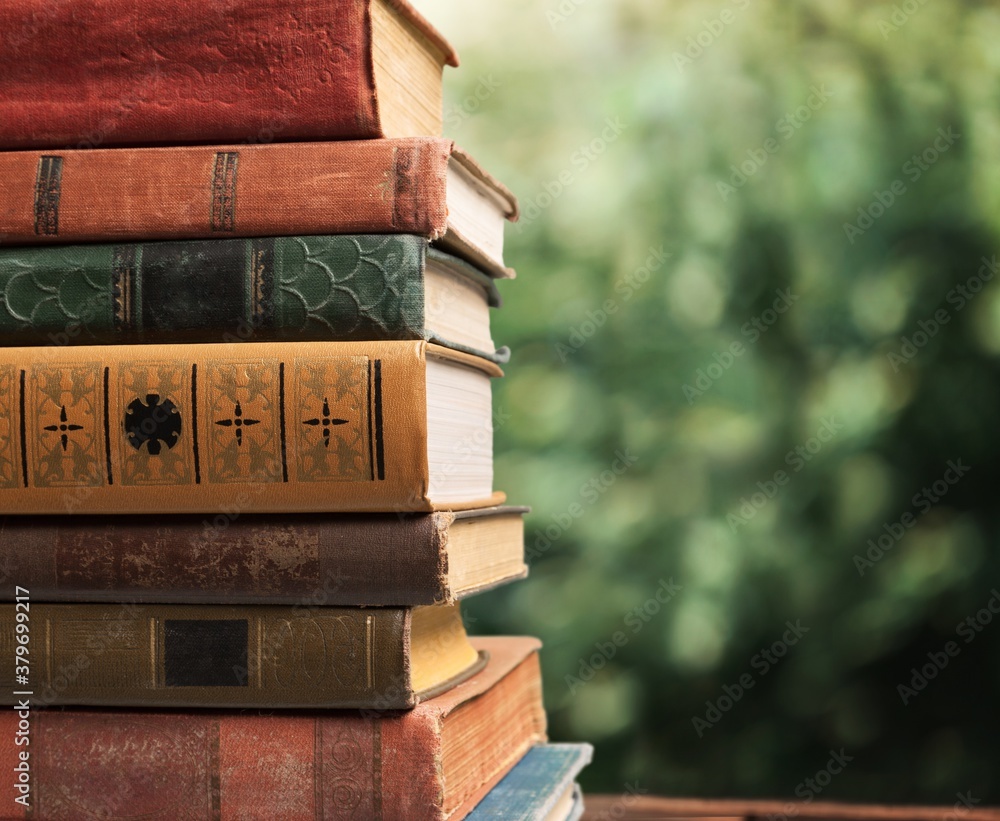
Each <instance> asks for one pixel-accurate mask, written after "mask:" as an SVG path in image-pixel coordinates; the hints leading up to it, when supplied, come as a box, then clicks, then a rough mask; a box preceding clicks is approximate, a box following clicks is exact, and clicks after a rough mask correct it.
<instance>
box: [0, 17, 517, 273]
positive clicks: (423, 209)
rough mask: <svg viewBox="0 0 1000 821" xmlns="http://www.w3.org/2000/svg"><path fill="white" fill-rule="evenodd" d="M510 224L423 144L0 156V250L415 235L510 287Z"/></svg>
mask: <svg viewBox="0 0 1000 821" xmlns="http://www.w3.org/2000/svg"><path fill="white" fill-rule="evenodd" d="M2 36H3V35H2V29H0V38H2ZM0 42H2V39H0ZM2 89H3V86H2V81H0V94H2V93H3V91H2ZM0 117H2V113H0ZM517 216H518V208H517V200H516V199H515V197H514V195H513V194H511V193H510V191H508V190H507V188H506V187H504V185H503V184H501V183H500V182H498V181H497V180H496V179H494V178H493V177H492V176H491V175H490V174H488V173H487V172H486V171H485V170H483V168H482V167H481V166H479V165H478V164H477V163H476V162H475V161H474V160H473V159H472V158H471V157H470V156H469V155H468V154H466V153H465V152H464V151H462V150H461V149H459V148H458V147H457V146H456V145H455V144H454V143H453V142H451V141H450V140H444V139H441V138H436V137H423V138H409V139H395V140H388V139H386V140H353V141H342V142H321V143H283V144H276V145H249V146H248V145H243V146H240V145H228V146H175V147H171V148H109V149H96V150H92V151H56V152H46V151H4V152H0V237H2V238H3V240H4V243H5V244H8V245H15V244H21V245H54V244H62V243H74V242H118V241H125V242H145V241H148V240H158V239H163V240H172V239H196V238H201V239H226V238H231V237H264V236H297V235H308V234H314V235H315V234H357V233H369V234H419V235H420V236H423V237H425V238H427V239H429V240H435V241H437V242H439V243H440V244H441V246H442V247H444V248H445V249H446V250H448V251H450V252H451V253H453V254H455V255H457V256H460V257H464V258H465V259H467V260H468V261H470V262H472V263H473V264H475V265H478V266H480V267H481V268H482V269H483V270H485V271H487V272H489V273H491V274H493V275H495V276H510V275H512V272H510V271H508V270H507V269H506V268H505V267H504V264H503V229H504V223H505V221H506V220H508V219H509V220H516V219H517Z"/></svg>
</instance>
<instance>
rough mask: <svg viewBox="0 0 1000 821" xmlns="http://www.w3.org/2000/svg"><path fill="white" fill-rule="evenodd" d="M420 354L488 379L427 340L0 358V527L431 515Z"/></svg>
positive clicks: (57, 351)
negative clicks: (100, 517)
mask: <svg viewBox="0 0 1000 821" xmlns="http://www.w3.org/2000/svg"><path fill="white" fill-rule="evenodd" d="M429 351H430V352H431V353H433V355H435V356H440V357H444V358H453V359H458V360H459V361H461V362H463V363H465V364H466V365H468V366H470V367H475V368H479V369H480V370H481V371H483V372H484V373H486V374H488V375H491V376H498V375H500V373H501V371H500V370H499V368H497V367H496V366H495V365H493V364H492V363H490V362H488V361H487V360H481V359H478V358H476V357H472V356H467V355H461V354H458V353H452V352H450V351H448V350H447V349H443V348H438V347H437V346H429V345H428V344H427V343H426V342H287V343H282V342H276V343H263V342H262V343H243V344H239V343H226V344H223V343H220V344H216V345H139V346H134V347H126V346H116V345H103V346H84V347H77V348H41V349H39V348H0V513H17V514H30V513H57V514H67V513H123V512H131V513H203V514H211V515H213V516H214V515H216V514H218V513H222V514H225V515H227V516H230V517H238V516H239V515H241V514H242V513H246V512H250V511H253V512H258V513H282V512H285V513H287V512H317V513H320V512H361V511H382V512H402V511H429V510H431V509H432V508H433V501H432V499H430V498H429V492H430V488H429V485H430V478H429V476H428V472H429V470H428V454H427V413H428V408H427V391H426V368H427V357H428V352H429ZM460 444H461V443H456V447H457V446H459V445H460ZM459 458H460V455H459V453H458V451H456V459H459ZM502 498H503V497H502V494H497V495H496V496H494V497H490V498H486V499H469V500H468V501H467V503H464V504H455V505H450V506H451V507H453V508H457V507H482V506H487V505H489V504H496V503H499V502H500V501H502Z"/></svg>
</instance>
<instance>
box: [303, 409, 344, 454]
mask: <svg viewBox="0 0 1000 821" xmlns="http://www.w3.org/2000/svg"><path fill="white" fill-rule="evenodd" d="M347 422H348V420H347V419H334V418H333V415H332V414H331V413H330V400H329V399H326V398H324V399H323V416H322V418H319V419H304V420H303V421H302V424H303V425H311V426H312V427H322V428H323V447H325V448H328V447H330V428H331V427H333V426H335V425H346V424H347Z"/></svg>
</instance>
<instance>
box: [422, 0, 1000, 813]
mask: <svg viewBox="0 0 1000 821" xmlns="http://www.w3.org/2000/svg"><path fill="white" fill-rule="evenodd" d="M415 4H416V5H417V6H418V7H419V8H420V9H421V10H422V11H423V12H424V13H425V14H426V15H428V16H429V17H430V18H431V19H432V20H433V21H434V22H435V24H436V25H438V27H439V28H440V29H441V30H442V31H443V32H444V33H445V34H446V35H447V36H448V37H449V39H451V40H452V41H453V42H454V43H455V45H456V46H457V47H458V49H459V52H460V54H461V55H462V58H463V66H462V68H461V69H459V70H457V71H449V73H448V74H447V75H446V85H447V89H448V98H447V104H446V126H445V128H446V133H447V134H448V135H449V136H451V137H454V138H455V139H456V140H457V141H459V142H460V143H461V144H462V145H463V146H465V147H466V148H468V149H470V150H471V151H472V152H473V153H474V154H475V155H477V156H478V157H479V158H481V159H482V161H483V162H484V163H485V164H486V165H487V166H488V167H489V168H490V169H491V170H493V171H494V172H495V173H497V174H498V175H499V176H500V177H501V178H502V179H504V180H505V181H506V182H508V183H509V184H510V185H511V187H512V188H513V189H514V190H515V191H516V192H517V194H518V195H519V196H520V198H521V201H522V205H523V207H524V210H525V217H524V219H523V220H522V222H521V224H520V226H517V227H513V228H512V229H511V230H509V233H508V259H509V260H510V262H511V263H512V264H513V265H515V266H516V268H517V270H518V279H517V280H516V281H514V282H512V283H508V284H506V286H505V287H504V288H503V293H504V298H505V306H504V308H503V309H502V310H501V311H500V312H499V313H498V314H497V315H496V316H495V320H494V321H495V338H496V339H497V341H498V342H499V343H503V344H509V345H511V346H512V348H513V350H514V357H513V359H512V361H511V363H510V366H509V368H508V376H507V378H506V379H505V380H503V381H502V384H500V385H498V386H497V387H498V389H497V398H496V406H497V408H498V409H499V412H498V429H497V454H498V458H497V486H498V487H500V488H503V489H505V490H506V491H507V492H508V494H509V496H510V498H511V500H512V501H514V502H517V503H526V504H531V505H532V506H533V508H534V512H533V514H532V516H531V517H530V519H529V520H528V531H527V532H528V549H529V555H530V556H531V565H532V569H531V577H530V579H529V580H528V581H526V582H524V583H522V584H519V585H515V586H512V587H510V588H509V589H505V590H501V591H498V592H495V593H492V594H490V595H488V596H483V597H481V598H479V599H477V600H475V601H473V602H471V603H470V606H469V607H468V614H469V618H470V621H472V625H471V626H472V628H473V629H474V630H475V631H477V632H481V633H494V632H502V633H507V632H514V633H529V634H535V635H538V636H540V637H542V639H543V640H544V641H545V645H546V646H545V650H544V653H543V666H544V671H545V676H546V682H545V683H546V700H547V706H548V708H549V710H550V715H551V736H552V737H553V738H554V739H556V740H575V739H579V740H588V741H591V742H593V743H594V744H595V745H596V750H597V753H596V759H595V762H594V764H593V766H592V767H591V768H590V769H588V770H587V771H586V773H585V778H584V786H585V788H586V789H587V790H589V791H603V792H612V793H615V792H621V791H622V790H624V789H625V788H626V785H627V784H632V785H634V784H636V783H638V785H640V786H641V788H642V789H649V790H651V791H652V792H654V793H660V794H668V795H706V796H708V795H715V796H744V797H751V796H756V797H762V796H787V797H793V796H796V795H797V796H798V797H799V798H822V799H839V800H845V799H855V800H861V799H867V800H877V801H896V802H903V801H914V802H916V801H921V802H936V803H942V804H946V805H949V806H950V805H952V804H954V803H955V802H956V801H958V800H959V798H958V794H959V793H961V794H963V795H971V797H972V798H973V799H974V800H979V801H981V802H983V803H998V802H1000V742H998V737H1000V733H998V731H1000V706H998V685H1000V614H995V613H990V611H989V606H990V604H991V603H992V606H993V608H994V609H995V610H1000V594H997V593H996V590H997V589H998V588H1000V552H998V549H997V539H998V534H997V530H998V523H1000V513H998V506H997V501H996V497H997V492H998V487H1000V481H998V480H1000V470H998V462H997V457H998V446H1000V435H998V431H997V425H998V423H1000V381H998V359H997V357H998V354H1000V282H998V280H1000V277H995V276H994V273H993V267H991V266H994V267H995V266H996V260H997V257H998V255H1000V236H998V231H1000V160H998V155H1000V109H998V98H1000V49H998V48H997V43H998V42H1000V11H998V9H997V7H996V6H995V4H992V3H985V2H964V3H945V2H941V1H940V0H907V2H905V3H899V4H895V5H893V4H885V3H874V4H873V3H868V2H863V0H817V2H808V3H779V2H777V1H776V0H718V1H717V2H716V1H715V0H713V1H712V2H693V1H692V0H672V2H669V3H664V2H656V0H614V2H610V0H537V2H527V0H503V2H497V3H487V2H469V0H416V2H415ZM776 303H777V304H776ZM777 308H780V309H781V311H780V312H779V310H776V309H777ZM734 345H735V347H734ZM949 462H951V463H953V464H958V465H959V467H960V468H961V469H960V470H959V471H958V472H957V473H956V472H954V471H952V472H951V473H949V472H948V471H949ZM966 466H968V470H966V469H965V467H966ZM616 468H617V469H618V472H617V473H616V472H615V469H616ZM779 471H783V473H781V474H779V473H778V472H779ZM959 473H961V474H962V475H961V476H959ZM935 483H937V484H936V485H935ZM925 489H926V491H925ZM755 494H757V495H756V496H755ZM747 505H749V506H747ZM908 525H911V526H908ZM880 537H881V538H882V547H881V548H879V547H877V544H878V540H879V538H880ZM869 540H872V541H874V542H875V543H876V548H875V549H874V550H872V552H871V553H869V550H871V547H870V545H869ZM880 550H881V551H882V552H881V553H879V551H880ZM856 557H860V558H861V559H862V560H865V561H870V562H871V564H870V565H867V564H865V563H864V561H859V559H858V558H856ZM671 583H672V584H673V590H672V592H671V588H670V585H671ZM678 587H679V589H677V588H678ZM658 591H659V593H660V598H662V599H668V600H667V601H665V602H663V603H661V602H659V601H657V598H656V597H657V592H658ZM636 608H639V610H636ZM977 617H978V619H979V621H978V622H976V621H975V620H976V619H977ZM970 618H971V619H973V623H972V624H969V623H966V619H970ZM788 622H791V623H792V624H793V625H796V624H797V625H798V626H799V628H800V629H799V630H798V631H796V632H795V633H788V632H787V631H788V629H789V628H788V627H787V626H786V623H788ZM803 628H804V629H803ZM616 634H617V643H616ZM788 639H794V640H795V643H794V644H792V643H791V642H790V641H787V640H788ZM776 642H777V643H778V646H775V647H773V648H772V645H775V643H776ZM949 642H953V643H954V644H951V645H949ZM948 647H951V648H952V649H953V650H955V651H957V652H955V653H954V654H953V655H950V656H949V655H948V654H947V648H948ZM765 649H766V650H768V652H771V653H772V654H773V658H774V661H775V663H774V664H771V663H770V662H769V661H767V658H766V656H762V655H761V653H762V651H763V650H765ZM779 652H780V653H781V654H782V655H781V656H780V657H779V656H778V655H777V654H778V653H779ZM942 653H944V658H945V660H946V661H947V664H942V663H941V659H942ZM928 654H930V655H928ZM934 659H937V662H938V663H937V664H936V665H935V661H934ZM928 664H930V665H932V667H936V668H937V669H932V670H930V671H929V672H928V675H930V674H931V673H933V678H931V679H929V680H928V681H926V686H925V687H923V688H922V689H919V690H918V689H916V688H915V687H914V685H915V684H916V685H919V684H920V681H919V680H917V681H916V682H915V681H914V672H913V671H914V668H917V671H918V672H919V671H920V668H923V667H924V666H925V665H928ZM942 667H943V669H941V668H942ZM741 679H742V680H743V681H744V682H746V681H750V683H751V686H750V687H749V688H744V690H743V693H742V695H739V687H738V685H739V684H740V681H741ZM900 685H905V686H906V687H914V689H913V693H912V694H910V695H907V694H906V693H905V692H902V693H901V691H900V689H899V687H900ZM727 693H728V696H729V697H731V700H730V701H729V702H727V701H726V698H727ZM904 696H906V698H905V701H906V703H904ZM727 704H728V709H725V710H723V709H722V708H725V707H727ZM711 705H715V708H716V709H718V710H719V712H718V713H712V712H711V710H710V706H711ZM715 718H717V719H718V720H713V719H715ZM694 719H700V720H701V721H703V722H705V723H704V724H698V723H697V722H696V721H694ZM831 751H834V752H837V753H840V752H841V751H843V754H844V755H846V756H848V757H850V761H849V763H847V765H846V766H845V767H843V770H842V772H840V773H839V774H836V775H832V777H831V778H829V779H827V778H823V777H822V776H821V777H820V778H819V779H818V780H817V779H816V775H817V773H819V772H820V771H821V770H823V769H824V768H826V767H827V764H828V761H829V760H830V756H831ZM837 769H839V767H838V768H837ZM809 778H812V779H813V785H814V786H817V785H819V786H820V790H819V791H818V792H817V791H815V790H813V788H812V787H808V786H805V785H806V783H807V782H806V779H809Z"/></svg>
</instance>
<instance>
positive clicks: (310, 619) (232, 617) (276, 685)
mask: <svg viewBox="0 0 1000 821" xmlns="http://www.w3.org/2000/svg"><path fill="white" fill-rule="evenodd" d="M411 614H412V611H411V610H409V609H407V608H377V609H359V608H341V607H324V608H311V609H307V610H303V609H302V608H296V607H267V606H261V607H254V606H250V607H227V606H219V605H194V606H187V605H158V606H153V605H149V606H143V607H140V606H137V605H130V604H120V605H113V604H86V605H66V604H59V605H45V604H32V605H31V625H32V635H33V639H32V647H33V653H34V654H35V656H34V659H33V666H32V669H33V673H32V682H31V683H32V689H33V693H34V696H33V699H34V701H33V703H35V704H42V705H47V706H56V705H68V704H78V705H91V706H113V707H129V706H140V707H158V706H159V707H168V706H177V707H197V706H203V707H204V706H213V707H338V708H340V707H344V708H347V707H352V708H357V707H372V706H375V705H383V704H384V705H385V706H386V707H387V708H389V707H392V708H404V707H409V706H412V705H413V703H414V699H415V694H414V693H413V690H412V688H411V687H410V678H409V672H410V663H409V658H408V656H409V644H410V641H409V633H410V625H411ZM14 627H15V614H14V605H2V606H0V657H2V659H3V661H4V662H7V663H5V664H4V669H7V668H9V670H10V671H11V672H7V673H0V679H2V680H3V686H4V690H5V691H6V692H7V693H8V695H7V697H6V703H11V701H10V698H11V696H10V693H11V692H13V691H14V690H19V689H23V687H21V686H20V685H17V684H15V682H14V681H13V679H12V676H13V672H12V671H13V670H14V645H15V643H14V640H13V638H14V636H15V630H14Z"/></svg>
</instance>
